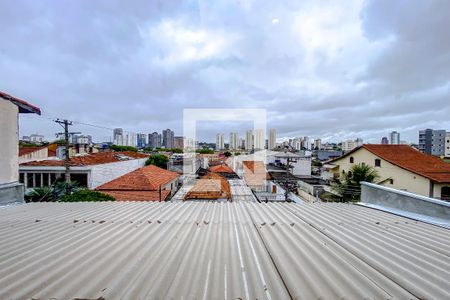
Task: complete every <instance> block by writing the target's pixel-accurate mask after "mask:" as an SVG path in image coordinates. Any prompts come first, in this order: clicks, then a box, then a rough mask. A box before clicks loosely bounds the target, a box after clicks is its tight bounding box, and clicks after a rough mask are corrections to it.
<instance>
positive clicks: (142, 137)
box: [136, 133, 147, 148]
mask: <svg viewBox="0 0 450 300" xmlns="http://www.w3.org/2000/svg"><path fill="white" fill-rule="evenodd" d="M136 145H137V147H138V148H145V147H147V135H146V134H145V133H138V134H137V135H136Z"/></svg>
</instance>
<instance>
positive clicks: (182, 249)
mask: <svg viewBox="0 0 450 300" xmlns="http://www.w3.org/2000/svg"><path fill="white" fill-rule="evenodd" d="M0 244H1V247H0V287H1V288H0V299H10V298H12V299H22V298H31V297H33V298H42V299H47V298H51V297H55V298H58V299H68V298H75V297H78V298H94V299H95V298H98V297H104V298H106V299H121V298H122V299H139V298H140V299H144V298H145V299H163V298H171V299H181V298H189V299H236V298H241V299H256V298H257V299H289V298H299V299H313V298H314V299H316V298H319V297H321V298H323V299H337V298H344V297H345V298H348V299H361V298H377V299H380V298H384V299H386V298H401V299H409V298H416V297H420V298H430V299H449V298H450V284H449V282H450V275H449V274H450V273H449V271H448V270H450V261H449V256H450V231H449V230H446V229H443V228H439V227H435V226H432V225H428V224H425V223H421V222H416V221H411V220H409V219H406V218H402V217H398V216H395V215H391V214H387V213H384V212H380V211H376V210H373V209H369V208H366V207H359V206H355V205H347V204H304V205H299V204H288V203H284V204H281V203H269V204H262V203H255V202H240V203H237V202H233V203H226V202H222V203H214V202H205V203H200V202H165V203H160V202H158V203H148V202H147V203H142V202H116V203H106V202H103V203H30V204H25V205H17V206H10V207H6V208H2V209H0Z"/></svg>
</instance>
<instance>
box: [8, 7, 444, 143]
mask: <svg viewBox="0 0 450 300" xmlns="http://www.w3.org/2000/svg"><path fill="white" fill-rule="evenodd" d="M338 2H339V4H338ZM282 3H283V4H282ZM0 36H1V40H2V42H1V43H0V90H2V91H4V92H7V93H9V94H12V95H14V96H17V97H19V98H23V99H25V100H27V101H30V102H31V103H33V104H35V105H37V106H39V107H40V108H41V109H42V111H43V114H42V116H41V117H39V116H35V115H34V116H33V115H22V116H21V119H20V126H21V134H22V135H24V134H30V133H41V134H44V135H45V136H47V137H48V138H53V134H54V132H56V131H60V128H59V127H58V126H57V124H54V123H52V122H51V120H50V119H51V118H55V117H59V118H68V119H70V120H74V121H77V122H82V123H89V124H94V125H100V126H104V127H107V128H113V127H123V128H124V129H125V130H128V131H131V132H144V133H149V132H153V131H155V130H156V131H161V130H162V129H163V128H172V129H174V130H175V134H176V135H181V133H182V114H183V109H184V108H263V109H267V116H268V127H273V128H276V129H277V131H278V137H294V136H305V135H308V136H310V137H311V138H316V137H321V138H322V139H324V140H331V141H339V140H344V139H348V138H356V137H362V138H363V139H364V140H365V141H368V142H379V141H380V139H381V137H382V136H387V135H388V133H389V132H390V131H392V130H397V131H399V132H400V133H401V135H402V136H401V139H402V140H408V141H412V142H417V139H418V137H417V135H418V133H417V132H418V130H419V129H424V128H434V129H447V130H450V1H448V0H442V1H432V0H426V1H424V0H415V1H414V0H396V1H392V0H374V1H358V0H348V1H318V0H311V1H300V0H293V1H257V0H248V1H247V0H241V1H237V0H235V1H233V0H221V1H210V0H204V1H184V2H179V1H172V0H163V1H148V0H145V1H111V0H104V1H75V0H74V1H56V0H55V1H34V0H30V1H0ZM243 124H244V125H243ZM248 125H249V124H248V123H245V122H237V123H225V124H224V123H223V122H220V123H219V122H218V123H217V124H215V123H211V122H208V123H207V124H206V125H205V126H201V128H199V133H200V137H201V138H203V139H211V140H212V138H211V137H212V136H214V134H215V133H216V132H223V133H225V134H226V135H225V136H226V140H227V139H228V133H229V132H230V131H231V130H239V131H244V130H245V129H247V128H246V127H248ZM250 125H251V124H250ZM71 129H72V130H74V131H82V132H83V133H86V134H92V135H93V136H94V137H95V140H97V141H100V140H108V139H109V136H111V135H112V133H111V132H110V130H107V129H101V128H96V127H92V126H86V125H80V124H76V126H73V128H71Z"/></svg>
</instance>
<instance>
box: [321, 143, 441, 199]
mask: <svg viewBox="0 0 450 300" xmlns="http://www.w3.org/2000/svg"><path fill="white" fill-rule="evenodd" d="M357 164H365V165H368V166H371V167H373V168H374V169H375V170H376V171H377V173H378V175H379V177H380V178H379V179H378V182H377V183H379V184H381V185H384V186H388V187H392V188H395V189H399V190H404V191H408V192H411V193H414V194H419V195H423V196H427V197H432V198H437V199H442V200H447V201H448V200H450V164H448V163H445V162H443V161H442V160H441V159H439V158H437V157H433V156H431V155H427V154H423V153H421V152H419V151H417V150H416V149H413V148H412V147H410V146H407V145H363V146H361V147H359V148H357V149H354V150H353V151H351V152H349V153H347V154H345V155H343V156H341V157H339V158H336V159H333V160H331V161H328V162H327V164H326V165H327V166H328V172H326V173H325V174H327V175H326V176H327V178H328V177H329V173H332V174H333V175H334V177H335V178H338V177H342V175H343V174H345V173H347V172H349V171H350V169H351V168H352V167H353V166H354V165H357ZM324 179H325V178H324ZM328 179H329V178H328Z"/></svg>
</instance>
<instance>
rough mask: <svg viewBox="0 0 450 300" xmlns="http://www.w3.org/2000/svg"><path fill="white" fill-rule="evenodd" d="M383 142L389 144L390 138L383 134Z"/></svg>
mask: <svg viewBox="0 0 450 300" xmlns="http://www.w3.org/2000/svg"><path fill="white" fill-rule="evenodd" d="M381 144H382V145H388V144H389V139H388V138H387V137H385V136H383V137H382V138H381Z"/></svg>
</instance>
